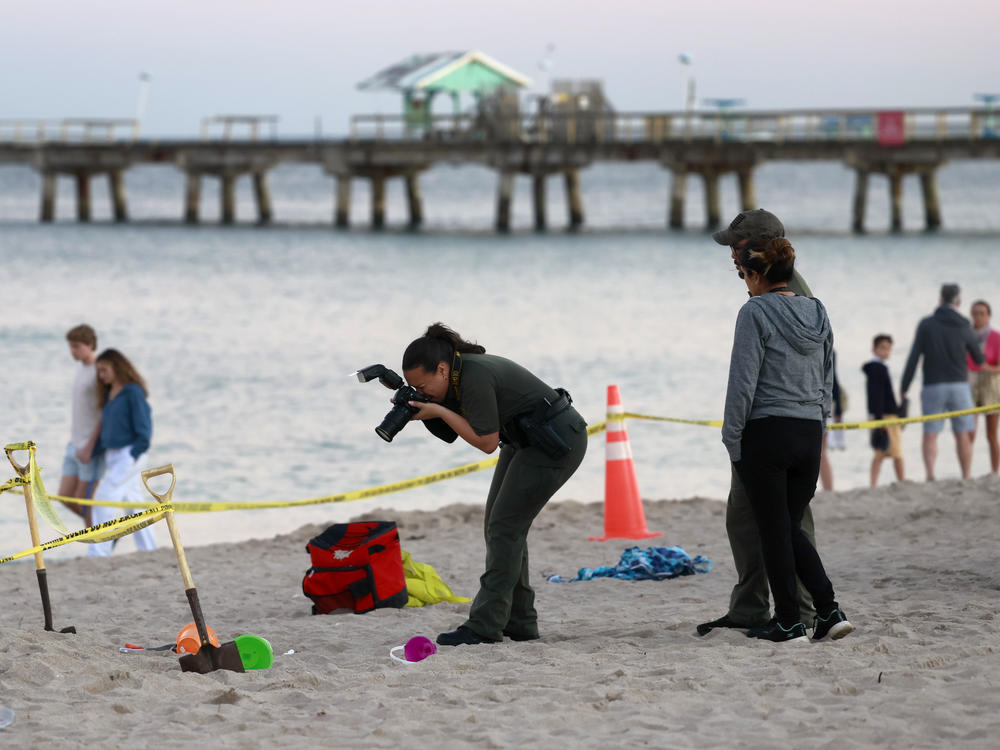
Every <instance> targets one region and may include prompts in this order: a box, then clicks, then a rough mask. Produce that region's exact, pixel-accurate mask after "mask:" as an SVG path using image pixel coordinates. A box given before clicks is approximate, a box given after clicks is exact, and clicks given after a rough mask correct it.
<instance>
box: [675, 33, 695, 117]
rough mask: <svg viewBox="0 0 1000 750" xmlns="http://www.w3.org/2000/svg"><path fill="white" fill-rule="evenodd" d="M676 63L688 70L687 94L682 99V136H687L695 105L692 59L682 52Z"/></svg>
mask: <svg viewBox="0 0 1000 750" xmlns="http://www.w3.org/2000/svg"><path fill="white" fill-rule="evenodd" d="M677 61H678V62H679V63H680V64H681V65H683V66H684V67H685V68H687V69H688V79H687V89H686V91H687V93H686V94H685V98H684V135H685V136H688V135H690V133H691V115H692V114H693V112H694V103H695V82H694V59H692V57H691V55H688V54H685V53H683V52H682V53H681V54H679V55H678V56H677Z"/></svg>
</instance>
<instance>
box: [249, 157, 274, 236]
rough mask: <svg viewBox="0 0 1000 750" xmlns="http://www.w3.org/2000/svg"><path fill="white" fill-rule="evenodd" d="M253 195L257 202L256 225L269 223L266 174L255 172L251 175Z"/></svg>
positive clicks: (269, 211) (269, 206)
mask: <svg viewBox="0 0 1000 750" xmlns="http://www.w3.org/2000/svg"><path fill="white" fill-rule="evenodd" d="M253 194H254V198H255V200H256V202H257V223H258V224H270V223H271V192H270V191H269V190H268V189H267V172H265V171H264V170H262V169H261V170H257V171H256V172H254V173H253Z"/></svg>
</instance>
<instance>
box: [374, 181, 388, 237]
mask: <svg viewBox="0 0 1000 750" xmlns="http://www.w3.org/2000/svg"><path fill="white" fill-rule="evenodd" d="M371 181H372V229H382V228H384V227H385V175H384V174H381V173H379V174H374V175H372V177H371Z"/></svg>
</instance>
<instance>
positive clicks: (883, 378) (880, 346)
mask: <svg viewBox="0 0 1000 750" xmlns="http://www.w3.org/2000/svg"><path fill="white" fill-rule="evenodd" d="M872 353H873V354H874V355H875V357H874V358H873V359H872V361H871V362H868V363H866V364H865V365H864V366H863V367H862V368H861V370H862V371H863V372H864V373H865V379H866V381H867V391H868V413H869V415H870V416H871V418H872V419H887V418H891V417H895V416H896V415H897V414H898V412H899V406H898V404H897V403H896V396H895V395H894V394H893V392H892V380H891V379H890V378H889V368H888V366H887V365H886V362H887V361H888V359H889V355H890V354H892V336H890V335H888V334H886V333H880V334H878V335H877V336H876V337H875V339H874V340H873V341H872ZM871 433H872V435H871V445H872V448H873V449H874V451H875V455H874V456H873V457H872V468H871V486H872V487H874V486H875V485H877V484H878V475H879V471H880V470H881V469H882V460H883V459H884V458H885V457H886V456H888V457H889V458H891V459H892V462H893V466H894V468H895V469H896V479H898V480H899V481H900V482H902V481H903V447H902V441H901V437H900V435H901V431H900V426H899V425H898V424H896V425H889V426H887V427H879V428H877V429H874V430H872V431H871Z"/></svg>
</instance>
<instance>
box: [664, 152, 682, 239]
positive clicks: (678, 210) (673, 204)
mask: <svg viewBox="0 0 1000 750" xmlns="http://www.w3.org/2000/svg"><path fill="white" fill-rule="evenodd" d="M670 174H671V177H670V213H669V216H668V218H667V226H669V227H670V228H671V229H683V228H684V199H685V196H686V195H687V167H683V166H680V167H675V168H674V169H673V170H671V173H670Z"/></svg>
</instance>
